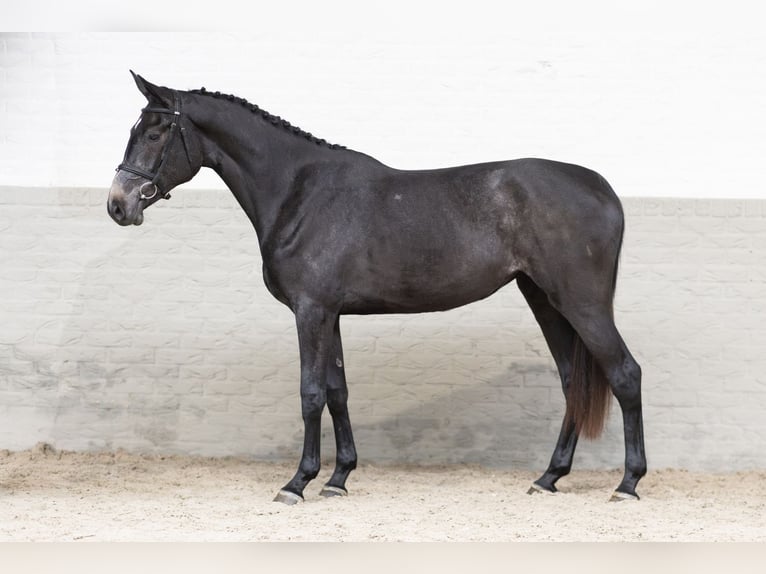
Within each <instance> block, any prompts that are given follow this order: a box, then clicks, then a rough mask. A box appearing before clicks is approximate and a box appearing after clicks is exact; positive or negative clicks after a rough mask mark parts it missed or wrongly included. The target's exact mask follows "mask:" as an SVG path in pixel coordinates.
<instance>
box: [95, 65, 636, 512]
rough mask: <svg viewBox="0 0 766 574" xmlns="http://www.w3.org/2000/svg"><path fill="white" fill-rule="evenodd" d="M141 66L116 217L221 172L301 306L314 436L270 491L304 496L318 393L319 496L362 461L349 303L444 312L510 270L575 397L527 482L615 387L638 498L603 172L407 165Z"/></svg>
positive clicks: (305, 394)
mask: <svg viewBox="0 0 766 574" xmlns="http://www.w3.org/2000/svg"><path fill="white" fill-rule="evenodd" d="M131 73H132V72H131ZM133 76H134V79H135V82H136V84H137V86H138V89H139V90H140V91H141V93H142V94H143V95H144V96H145V97H146V99H147V101H148V105H147V106H146V107H145V108H143V109H142V110H141V117H140V119H139V121H138V122H137V123H136V124H135V125H134V126H133V128H132V130H131V134H130V139H129V141H128V145H127V149H126V151H125V156H124V158H123V161H122V163H121V164H120V165H119V167H118V168H117V173H116V175H115V177H114V181H113V183H112V187H111V190H110V192H109V199H108V202H107V208H108V211H109V214H110V215H111V217H112V219H114V220H115V221H116V222H117V223H119V224H120V225H140V224H141V223H142V222H143V220H144V211H145V210H146V208H147V207H149V206H150V205H152V204H154V203H156V202H157V201H159V200H160V199H162V198H165V199H168V198H169V197H170V195H169V192H170V191H171V190H172V189H173V188H175V187H176V186H178V185H180V184H182V183H184V182H187V181H189V180H191V179H192V178H193V177H194V176H195V175H196V174H197V172H198V171H199V170H200V168H201V167H208V168H211V169H213V170H214V171H215V172H216V173H217V174H218V175H219V176H220V177H221V178H222V179H223V181H224V182H225V183H226V185H227V187H228V188H229V189H230V190H231V192H232V193H233V194H234V197H235V198H236V199H237V201H238V202H239V204H240V206H242V208H243V209H244V211H245V213H246V214H247V216H248V217H249V219H250V221H251V222H252V223H253V226H254V227H255V231H256V233H257V235H258V243H259V246H260V249H261V255H262V259H263V277H264V280H265V283H266V287H267V288H268V290H269V292H271V294H272V295H273V296H274V297H276V298H277V299H278V300H279V301H281V302H282V303H284V304H285V305H287V306H288V307H289V308H290V309H291V310H292V312H293V313H294V314H295V321H296V326H297V330H298V342H299V350H300V369H301V378H300V396H301V411H302V415H303V421H304V425H305V428H304V445H303V453H302V456H301V459H300V464H299V466H298V471H297V472H296V474H295V476H293V478H292V479H291V480H290V481H289V482H288V483H287V484H286V485H285V486H284V487H283V488H282V489H281V490H280V491H279V493H278V494H277V496H276V498H275V500H277V501H281V502H284V503H287V504H293V503H295V502H299V501H301V500H303V491H304V488H305V487H306V485H307V484H308V482H309V481H310V480H312V479H313V478H314V477H316V475H317V473H318V472H319V464H320V456H319V438H320V418H321V416H322V412H323V410H324V408H325V406H327V407H328V409H329V411H330V415H331V416H332V420H333V427H334V430H335V442H336V447H337V448H336V465H335V470H334V472H333V474H332V476H331V478H330V480H329V481H328V482H327V484H326V485H324V487H323V489H322V491H321V494H323V495H325V496H334V495H345V494H346V492H347V491H346V479H347V478H348V475H349V473H350V472H351V471H352V470H353V469H354V468H355V467H356V463H357V454H356V448H355V445H354V439H353V434H352V430H351V423H350V421H349V414H348V408H347V398H348V391H347V387H346V377H345V370H344V364H345V361H344V358H343V349H342V345H341V333H340V316H341V315H343V314H360V315H365V314H373V313H421V312H427V311H443V310H446V309H452V308H454V307H458V306H461V305H465V304H467V303H471V302H473V301H477V300H479V299H483V298H485V297H487V296H489V295H491V294H492V293H494V292H495V291H497V290H498V289H499V288H501V287H502V286H504V285H506V284H507V283H509V282H511V281H513V280H514V279H515V280H516V283H517V285H518V286H519V289H520V290H521V292H522V294H523V295H524V297H525V299H526V301H527V303H528V304H529V306H530V308H531V310H532V312H533V314H534V316H535V319H536V320H537V322H538V323H539V325H540V328H541V329H542V332H543V335H544V336H545V340H546V342H547V344H548V347H549V349H550V351H551V354H552V355H553V359H554V360H555V362H556V366H557V368H558V372H559V375H560V378H561V383H562V388H563V391H564V396H565V398H566V413H565V415H564V420H563V423H562V426H561V431H560V434H559V437H558V441H557V443H556V447H555V450H554V452H553V456H552V457H551V462H550V465H549V466H548V468H547V470H546V471H545V473H544V474H543V475H542V476H541V477H540V478H539V479H537V480H536V481H535V482H534V483H533V485H532V488H530V492H537V491H542V492H545V491H547V492H555V491H556V486H555V484H556V481H557V480H558V479H559V478H561V477H562V476H564V475H566V474H567V473H569V471H570V469H571V466H572V458H573V455H574V451H575V446H576V445H577V439H578V437H579V436H580V435H583V436H585V437H586V438H595V437H597V436H599V434H600V433H601V431H602V429H603V426H604V421H605V418H606V413H607V409H608V407H609V403H610V395H611V394H614V396H616V397H617V401H618V403H619V405H620V408H621V409H622V415H623V423H624V433H625V474H624V476H623V479H622V481H621V482H620V484H619V485H618V486H617V489H616V491H615V493H614V495H613V497H612V499H613V500H620V499H631V498H633V499H635V498H638V495H637V494H636V484H637V483H638V481H639V480H640V479H641V477H642V476H644V474H645V473H646V456H645V454H644V439H643V422H642V414H641V369H640V367H639V365H638V363H637V362H636V361H635V359H634V358H633V357H632V356H631V354H630V352H629V351H628V348H627V346H626V345H625V342H624V341H623V339H622V337H621V336H620V334H619V332H618V331H617V328H616V326H615V323H614V317H613V298H614V292H615V283H616V279H617V266H618V265H617V264H618V259H619V253H620V248H621V245H622V237H623V229H624V217H623V211H622V207H621V205H620V201H619V199H618V198H617V196H616V195H615V193H614V191H613V190H612V188H611V187H610V186H609V184H608V183H607V182H606V180H604V178H602V177H601V176H600V175H599V174H597V173H595V172H594V171H591V170H589V169H586V168H583V167H580V166H576V165H571V164H566V163H560V162H554V161H549V160H544V159H517V160H510V161H502V162H492V163H482V164H474V165H465V166H460V167H450V168H445V169H433V170H417V171H411V170H398V169H394V168H391V167H388V166H386V165H384V164H382V163H381V162H379V161H377V160H375V159H373V158H372V157H370V156H368V155H365V154H363V153H359V152H356V151H353V150H349V149H346V148H343V147H342V146H338V145H333V144H329V143H327V142H326V141H325V140H323V139H319V138H316V137H314V136H312V135H311V134H309V133H307V132H305V131H303V130H301V129H299V128H297V127H295V126H292V125H290V124H289V123H288V122H287V121H285V120H283V119H281V118H279V117H277V116H274V115H272V114H269V113H268V112H266V111H265V110H262V109H261V108H259V107H258V106H256V105H253V104H250V103H248V102H247V101H245V100H244V99H242V98H238V97H235V96H231V95H225V94H221V93H219V92H209V91H207V90H205V89H204V88H202V89H200V90H191V91H180V90H173V89H169V88H166V87H160V86H156V85H153V84H151V83H150V82H148V81H146V80H144V79H143V78H142V77H140V76H138V75H135V74H133Z"/></svg>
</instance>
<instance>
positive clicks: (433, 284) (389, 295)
mask: <svg viewBox="0 0 766 574" xmlns="http://www.w3.org/2000/svg"><path fill="white" fill-rule="evenodd" d="M450 239H453V241H450ZM351 267H352V269H353V271H352V272H351V273H347V274H346V279H347V281H346V282H344V286H343V290H344V292H345V295H344V305H343V310H344V312H347V313H359V314H363V313H384V312H389V313H419V312H426V311H443V310H447V309H452V308H455V307H459V306H461V305H465V304H467V303H471V302H473V301H477V300H479V299H483V298H485V297H487V296H489V295H491V294H492V293H494V292H495V291H497V289H499V288H500V287H502V286H503V285H505V284H506V283H508V282H509V281H510V280H511V279H513V276H514V273H515V266H514V264H513V262H512V260H511V257H510V253H508V251H507V250H506V249H505V248H504V246H503V245H501V242H500V241H499V239H497V238H493V237H489V236H485V237H475V236H472V237H464V238H463V240H462V241H454V237H453V238H450V237H449V236H444V237H441V238H440V240H439V241H422V238H421V241H419V242H418V241H417V238H411V240H410V241H396V240H393V241H389V242H388V245H387V248H386V247H381V246H380V245H379V246H377V248H373V247H371V246H368V248H367V249H366V250H365V253H364V257H361V256H359V257H358V258H357V260H356V261H355V262H354V264H353V265H352V266H351Z"/></svg>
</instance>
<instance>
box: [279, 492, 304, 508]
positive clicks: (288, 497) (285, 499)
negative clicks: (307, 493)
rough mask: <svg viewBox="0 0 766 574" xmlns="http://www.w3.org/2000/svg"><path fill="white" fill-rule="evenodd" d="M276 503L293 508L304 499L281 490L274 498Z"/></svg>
mask: <svg viewBox="0 0 766 574" xmlns="http://www.w3.org/2000/svg"><path fill="white" fill-rule="evenodd" d="M274 502H281V503H283V504H286V505H287V506H292V505H293V504H298V503H299V502H303V497H302V496H301V495H299V494H295V493H294V492H290V491H289V490H280V491H279V492H278V493H277V495H276V496H275V497H274Z"/></svg>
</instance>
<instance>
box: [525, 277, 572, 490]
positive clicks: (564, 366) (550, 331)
mask: <svg viewBox="0 0 766 574" xmlns="http://www.w3.org/2000/svg"><path fill="white" fill-rule="evenodd" d="M516 283H517V285H518V287H519V290H520V291H521V293H522V294H523V295H524V298H525V299H526V300H527V303H528V304H529V308H530V309H531V310H532V313H533V315H534V316H535V319H536V320H537V323H538V324H539V325H540V329H541V330H542V332H543V336H544V337H545V341H546V343H547V344H548V348H549V349H550V352H551V355H553V360H554V361H555V362H556V367H557V368H558V371H559V376H560V377H561V387H562V390H563V392H564V397H565V398H567V397H568V395H569V387H570V383H571V380H572V366H573V359H574V357H573V355H572V349H573V348H574V345H575V342H576V341H577V340H578V337H577V334H576V333H575V330H574V329H573V328H572V325H570V324H569V321H567V320H566V319H565V318H564V317H563V316H562V315H561V313H559V312H558V311H557V310H556V309H555V308H554V307H553V306H552V305H551V304H550V302H549V301H548V296H547V295H546V294H545V292H543V290H542V289H540V288H539V287H538V286H537V284H535V282H534V281H532V279H530V278H529V277H528V276H527V275H524V274H520V275H519V276H518V278H517V279H516ZM577 439H578V433H577V432H576V429H575V424H574V421H573V420H571V419H570V418H567V417H565V418H564V421H563V423H562V425H561V430H560V432H559V437H558V440H557V441H556V448H555V449H554V451H553V455H552V456H551V460H550V463H549V464H548V468H547V469H546V471H545V473H543V475H542V476H541V477H540V478H538V479H537V480H536V481H534V482H533V483H532V487H531V488H530V489H529V491H528V493H529V494H534V493H537V492H556V481H558V480H559V479H560V478H561V477H562V476H565V475H567V474H569V471H570V470H571V468H572V459H573V457H574V452H575V448H576V447H577Z"/></svg>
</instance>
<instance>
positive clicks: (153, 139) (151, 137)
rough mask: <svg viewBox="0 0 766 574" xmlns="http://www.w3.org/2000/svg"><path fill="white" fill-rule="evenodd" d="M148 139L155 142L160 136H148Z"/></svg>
mask: <svg viewBox="0 0 766 574" xmlns="http://www.w3.org/2000/svg"><path fill="white" fill-rule="evenodd" d="M149 139H150V140H152V141H153V142H156V141H157V140H158V139H160V134H149Z"/></svg>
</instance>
